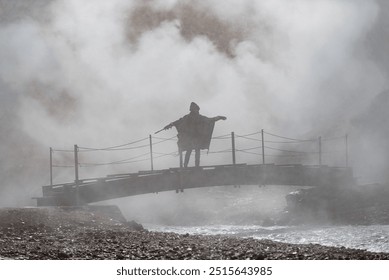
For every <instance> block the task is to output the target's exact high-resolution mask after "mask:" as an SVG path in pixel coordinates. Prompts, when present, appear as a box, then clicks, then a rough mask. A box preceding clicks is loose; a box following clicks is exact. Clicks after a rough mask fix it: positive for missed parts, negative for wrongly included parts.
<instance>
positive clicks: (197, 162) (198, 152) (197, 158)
mask: <svg viewBox="0 0 389 280" xmlns="http://www.w3.org/2000/svg"><path fill="white" fill-rule="evenodd" d="M195 166H196V167H199V166H200V149H195Z"/></svg>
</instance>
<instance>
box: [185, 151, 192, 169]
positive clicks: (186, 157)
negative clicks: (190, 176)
mask: <svg viewBox="0 0 389 280" xmlns="http://www.w3.org/2000/svg"><path fill="white" fill-rule="evenodd" d="M191 153H192V150H187V151H186V153H185V162H184V167H188V163H189V159H190V154H191Z"/></svg>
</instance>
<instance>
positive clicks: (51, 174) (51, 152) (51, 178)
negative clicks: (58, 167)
mask: <svg viewBox="0 0 389 280" xmlns="http://www.w3.org/2000/svg"><path fill="white" fill-rule="evenodd" d="M50 186H51V187H53V148H51V147H50Z"/></svg>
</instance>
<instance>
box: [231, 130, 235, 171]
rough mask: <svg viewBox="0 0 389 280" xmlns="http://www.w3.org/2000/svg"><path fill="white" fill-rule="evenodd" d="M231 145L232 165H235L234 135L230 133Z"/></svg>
mask: <svg viewBox="0 0 389 280" xmlns="http://www.w3.org/2000/svg"><path fill="white" fill-rule="evenodd" d="M231 145H232V164H234V165H235V164H236V157H235V133H234V132H231Z"/></svg>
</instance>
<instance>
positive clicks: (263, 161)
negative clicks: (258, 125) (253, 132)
mask: <svg viewBox="0 0 389 280" xmlns="http://www.w3.org/2000/svg"><path fill="white" fill-rule="evenodd" d="M261 136H262V164H265V137H264V131H263V129H262V130H261Z"/></svg>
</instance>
